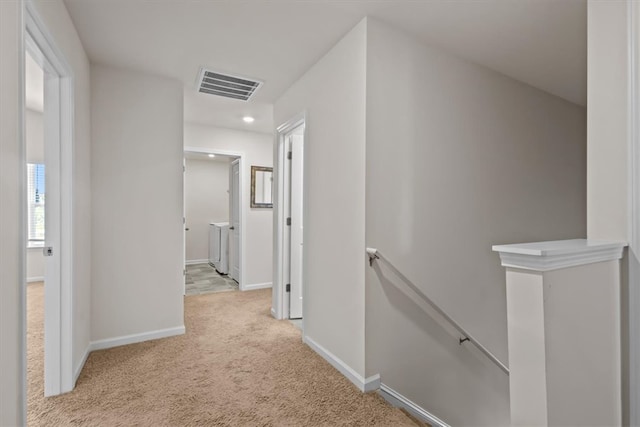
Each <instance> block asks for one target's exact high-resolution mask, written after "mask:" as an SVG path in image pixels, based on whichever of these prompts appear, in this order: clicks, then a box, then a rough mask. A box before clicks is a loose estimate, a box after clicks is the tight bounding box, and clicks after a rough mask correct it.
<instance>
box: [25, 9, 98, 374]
mask: <svg viewBox="0 0 640 427" xmlns="http://www.w3.org/2000/svg"><path fill="white" fill-rule="evenodd" d="M34 4H35V5H36V8H37V10H38V12H39V14H40V16H41V18H42V20H43V21H44V23H45V25H46V26H47V28H48V29H49V32H50V33H51V35H52V36H53V38H54V39H55V42H56V44H57V46H58V48H59V49H60V50H61V52H62V54H63V55H64V57H65V59H66V60H67V62H68V64H69V66H70V67H71V70H72V72H73V77H74V79H73V82H74V86H73V94H74V118H73V123H74V144H73V258H74V259H73V262H74V263H73V281H74V289H73V298H74V302H73V306H74V309H73V310H74V311H73V366H74V369H76V370H77V369H78V368H79V367H80V364H81V363H82V362H83V358H84V355H85V352H86V350H87V348H88V346H89V341H90V338H91V337H90V331H91V326H90V324H91V256H92V255H91V172H90V170H91V123H90V120H91V105H90V102H91V97H90V96H91V88H90V67H89V59H88V58H87V55H86V53H85V51H84V48H83V47H82V43H81V42H80V38H79V37H78V33H77V32H76V29H75V27H74V25H73V22H72V21H71V18H70V17H69V14H68V12H67V9H66V7H65V5H64V3H63V2H62V0H53V1H52V0H34Z"/></svg>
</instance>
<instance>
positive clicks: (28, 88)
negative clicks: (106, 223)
mask: <svg viewBox="0 0 640 427" xmlns="http://www.w3.org/2000/svg"><path fill="white" fill-rule="evenodd" d="M24 122H25V124H24V128H25V135H24V138H25V148H26V150H25V152H26V163H27V165H26V170H27V195H26V196H27V209H26V213H27V218H26V222H27V258H26V260H27V261H26V277H27V280H26V286H27V287H26V296H27V298H26V301H27V340H26V342H27V389H28V392H30V393H38V394H43V393H44V363H43V360H44V354H45V348H44V315H45V314H44V312H45V306H44V285H45V256H44V252H43V251H44V242H45V222H46V221H45V202H46V179H45V156H44V129H43V128H44V72H43V70H42V68H41V67H40V65H38V63H36V61H35V60H34V59H33V57H32V56H31V54H30V53H29V52H26V54H25V115H24Z"/></svg>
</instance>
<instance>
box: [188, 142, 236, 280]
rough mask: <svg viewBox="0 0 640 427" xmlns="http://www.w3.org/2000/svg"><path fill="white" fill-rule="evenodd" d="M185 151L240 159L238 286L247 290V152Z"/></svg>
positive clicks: (213, 149) (203, 149)
mask: <svg viewBox="0 0 640 427" xmlns="http://www.w3.org/2000/svg"><path fill="white" fill-rule="evenodd" d="M184 153H185V154H186V153H197V154H219V155H221V156H233V157H237V158H238V160H239V161H240V177H239V178H240V185H239V189H238V198H239V199H240V278H239V280H238V288H239V289H240V290H241V291H246V290H247V289H246V286H247V284H246V275H245V266H246V262H245V260H246V250H245V249H246V247H247V245H246V238H247V233H245V227H246V224H247V209H246V206H245V205H248V200H249V199H248V198H247V200H246V201H245V191H244V185H245V176H246V175H247V174H248V173H249V172H248V165H247V164H246V163H247V162H246V161H245V154H244V153H243V152H242V151H228V150H218V149H215V148H202V147H184ZM182 178H183V184H182V185H183V188H184V174H183V175H182ZM183 199H184V197H183ZM245 202H246V203H245ZM185 204H186V200H184V202H183V209H185ZM185 212H186V209H185ZM229 215H231V212H229ZM182 228H184V227H182ZM183 233H185V235H186V231H184V230H183ZM185 244H186V238H185ZM185 253H186V251H185ZM183 262H186V257H185V259H184V260H183ZM185 268H186V266H185Z"/></svg>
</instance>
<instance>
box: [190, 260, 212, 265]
mask: <svg viewBox="0 0 640 427" xmlns="http://www.w3.org/2000/svg"><path fill="white" fill-rule="evenodd" d="M194 264H209V260H208V259H190V260H187V261H185V265H194Z"/></svg>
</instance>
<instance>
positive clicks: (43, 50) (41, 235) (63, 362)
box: [23, 2, 77, 396]
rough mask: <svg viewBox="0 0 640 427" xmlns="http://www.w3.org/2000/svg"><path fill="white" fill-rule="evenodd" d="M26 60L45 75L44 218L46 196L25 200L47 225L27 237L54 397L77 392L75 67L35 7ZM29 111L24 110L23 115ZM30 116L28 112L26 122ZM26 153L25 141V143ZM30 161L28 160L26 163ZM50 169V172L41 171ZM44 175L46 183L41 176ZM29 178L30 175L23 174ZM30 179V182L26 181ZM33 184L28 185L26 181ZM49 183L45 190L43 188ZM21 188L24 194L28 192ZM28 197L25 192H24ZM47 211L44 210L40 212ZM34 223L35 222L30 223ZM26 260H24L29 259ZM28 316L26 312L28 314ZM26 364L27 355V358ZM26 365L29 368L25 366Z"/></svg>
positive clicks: (28, 14) (28, 17) (49, 391)
mask: <svg viewBox="0 0 640 427" xmlns="http://www.w3.org/2000/svg"><path fill="white" fill-rule="evenodd" d="M25 5H26V6H25V56H28V57H30V58H31V59H32V60H33V63H34V64H37V67H39V68H40V69H41V71H42V76H43V81H42V88H43V89H42V92H43V93H42V95H43V99H42V134H43V137H42V138H43V151H44V153H43V162H42V163H41V164H40V167H38V166H32V167H27V165H26V163H27V162H26V161H25V170H27V171H31V172H32V175H33V176H32V179H31V181H33V182H34V183H35V185H36V187H39V190H38V191H42V190H44V189H45V188H46V215H44V218H38V214H37V211H38V206H37V205H43V204H44V202H45V200H44V199H45V198H44V194H38V196H37V197H36V192H35V189H32V190H34V191H33V194H31V195H32V196H33V197H32V198H30V197H29V196H28V195H27V194H25V195H24V197H25V199H24V200H25V204H27V205H28V204H29V203H31V202H32V203H31V204H32V206H30V207H31V209H25V211H26V212H29V213H34V218H33V219H34V221H36V220H41V219H44V229H42V224H41V223H40V224H35V223H34V224H33V227H27V228H26V229H25V230H24V231H23V241H24V244H25V248H26V247H27V246H29V245H28V242H29V240H32V241H33V242H32V243H33V244H34V246H35V243H36V241H37V240H40V242H39V243H40V245H41V246H42V251H43V255H44V273H43V278H44V282H45V286H46V288H45V289H44V345H43V349H44V390H43V392H44V395H45V396H54V395H58V394H62V393H66V392H68V391H71V390H73V388H74V386H75V380H76V377H77V375H76V372H74V369H73V352H72V351H73V324H72V310H73V275H72V272H73V258H72V256H73V248H72V243H73V242H72V236H73V233H72V232H73V222H72V208H73V200H72V191H71V190H72V177H73V96H72V93H73V77H72V72H71V67H70V66H69V65H68V63H67V62H66V60H65V58H64V55H62V53H61V52H60V50H59V49H58V48H57V47H56V45H55V43H54V42H53V40H52V39H51V38H50V36H49V35H48V32H47V30H46V28H45V27H44V24H42V21H41V19H40V18H39V16H38V14H37V12H36V10H35V8H34V6H33V5H32V4H31V3H29V2H27V3H25ZM27 106H28V105H25V110H26V107H27ZM26 115H27V112H26V111H25V116H26ZM23 145H25V151H26V141H25V140H23ZM25 160H27V159H25ZM45 164H46V168H45V167H43V166H42V165H45ZM42 172H44V174H43V175H44V179H43V180H42V181H39V180H40V179H41V177H40V173H42ZM25 175H26V174H25ZM25 178H26V176H25ZM26 181H30V180H26ZM45 182H46V186H45V185H44V184H45ZM23 188H26V186H24V187H23ZM25 193H26V192H25ZM40 207H43V206H40ZM30 219H32V218H30ZM26 257H27V255H26V254H25V258H26ZM24 309H25V311H26V307H25V308H24ZM24 357H25V358H26V354H25V355H24ZM25 365H26V364H25Z"/></svg>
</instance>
